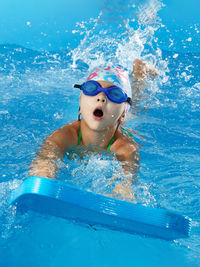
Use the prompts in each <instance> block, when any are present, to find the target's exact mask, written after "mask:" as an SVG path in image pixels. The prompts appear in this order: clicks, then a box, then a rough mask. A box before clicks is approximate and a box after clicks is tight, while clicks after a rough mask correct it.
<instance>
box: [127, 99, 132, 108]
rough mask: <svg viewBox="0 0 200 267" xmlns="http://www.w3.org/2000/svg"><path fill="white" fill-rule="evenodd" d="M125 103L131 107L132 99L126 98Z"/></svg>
mask: <svg viewBox="0 0 200 267" xmlns="http://www.w3.org/2000/svg"><path fill="white" fill-rule="evenodd" d="M126 102H128V104H129V105H130V106H132V99H131V98H130V97H128V98H127V100H126Z"/></svg>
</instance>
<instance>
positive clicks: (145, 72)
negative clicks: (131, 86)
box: [132, 59, 159, 81]
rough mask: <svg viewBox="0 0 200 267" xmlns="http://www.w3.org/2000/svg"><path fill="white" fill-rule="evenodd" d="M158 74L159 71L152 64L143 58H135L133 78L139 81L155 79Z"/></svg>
mask: <svg viewBox="0 0 200 267" xmlns="http://www.w3.org/2000/svg"><path fill="white" fill-rule="evenodd" d="M158 75H159V73H158V71H157V70H156V69H155V68H154V67H153V66H152V65H148V64H147V63H145V62H144V61H142V60H141V59H135V60H134V62H133V72H132V78H133V79H136V80H139V81H146V80H147V79H150V80H154V79H155V78H156V76H158Z"/></svg>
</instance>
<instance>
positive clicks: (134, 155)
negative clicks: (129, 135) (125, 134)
mask: <svg viewBox="0 0 200 267" xmlns="http://www.w3.org/2000/svg"><path fill="white" fill-rule="evenodd" d="M137 150H138V145H137V144H136V143H135V144H132V143H129V142H123V144H121V145H120V146H118V148H117V150H116V156H117V159H118V160H119V161H121V162H122V166H123V170H124V174H125V177H124V178H123V177H122V176H123V175H122V174H119V175H116V176H114V177H112V178H110V179H109V184H112V183H113V182H115V180H116V179H119V178H120V179H121V182H120V183H117V184H116V185H115V186H114V189H113V193H112V196H117V195H119V196H121V197H122V198H123V199H125V200H127V201H131V202H135V196H134V192H133V190H132V182H133V181H135V179H136V175H137V174H136V173H137V170H138V168H139V161H140V159H139V154H138V152H137ZM127 174H131V178H130V177H129V178H126V175H127Z"/></svg>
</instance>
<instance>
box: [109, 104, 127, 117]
mask: <svg viewBox="0 0 200 267" xmlns="http://www.w3.org/2000/svg"><path fill="white" fill-rule="evenodd" d="M124 108H125V106H124V103H122V104H115V105H112V107H110V114H111V116H112V118H114V119H119V117H120V116H121V115H122V113H123V112H124Z"/></svg>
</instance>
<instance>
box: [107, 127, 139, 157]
mask: <svg viewBox="0 0 200 267" xmlns="http://www.w3.org/2000/svg"><path fill="white" fill-rule="evenodd" d="M138 149H139V145H138V144H137V143H136V142H135V140H134V139H133V138H132V137H130V136H128V135H127V134H126V133H124V132H123V131H122V130H121V129H118V131H117V133H116V138H115V141H114V143H113V144H112V146H111V148H110V150H112V151H114V152H115V153H116V155H117V156H118V157H119V158H121V160H130V159H131V158H132V155H133V154H134V153H135V152H136V151H137V150H138Z"/></svg>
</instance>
